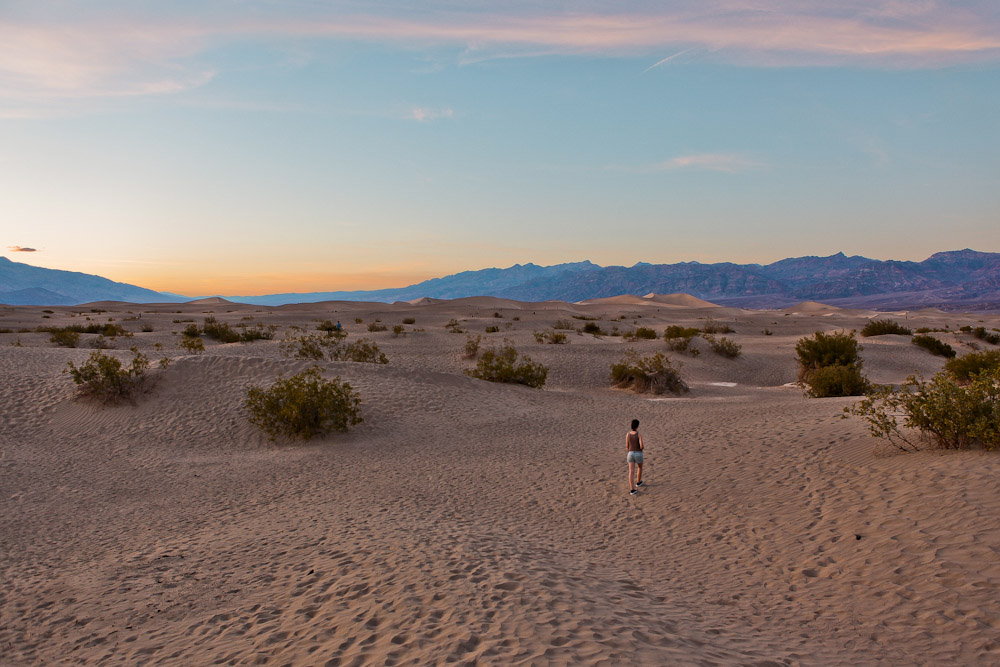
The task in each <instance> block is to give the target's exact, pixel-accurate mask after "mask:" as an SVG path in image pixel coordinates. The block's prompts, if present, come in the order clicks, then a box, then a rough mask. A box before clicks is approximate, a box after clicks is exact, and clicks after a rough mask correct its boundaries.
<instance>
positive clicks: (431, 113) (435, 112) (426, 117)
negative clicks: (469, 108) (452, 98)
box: [406, 107, 455, 123]
mask: <svg viewBox="0 0 1000 667" xmlns="http://www.w3.org/2000/svg"><path fill="white" fill-rule="evenodd" d="M454 117H455V112H454V111H453V110H452V109H450V108H448V107H442V108H440V109H429V108H427V107H413V108H412V109H410V112H409V113H408V114H407V115H406V118H407V119H409V120H415V121H417V122H418V123H426V122H428V121H432V120H439V119H441V118H454Z"/></svg>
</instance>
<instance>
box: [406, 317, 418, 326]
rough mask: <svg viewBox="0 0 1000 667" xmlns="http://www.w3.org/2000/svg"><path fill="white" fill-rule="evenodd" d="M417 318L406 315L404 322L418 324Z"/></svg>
mask: <svg viewBox="0 0 1000 667" xmlns="http://www.w3.org/2000/svg"><path fill="white" fill-rule="evenodd" d="M416 323H417V320H416V319H415V318H413V317H404V318H403V324H416Z"/></svg>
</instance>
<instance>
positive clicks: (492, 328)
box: [486, 327, 500, 333]
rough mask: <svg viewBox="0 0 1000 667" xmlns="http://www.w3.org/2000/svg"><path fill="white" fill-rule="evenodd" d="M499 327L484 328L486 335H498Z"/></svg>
mask: <svg viewBox="0 0 1000 667" xmlns="http://www.w3.org/2000/svg"><path fill="white" fill-rule="evenodd" d="M499 332H500V327H486V333H499Z"/></svg>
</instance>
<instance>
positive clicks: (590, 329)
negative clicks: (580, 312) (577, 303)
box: [574, 315, 608, 336]
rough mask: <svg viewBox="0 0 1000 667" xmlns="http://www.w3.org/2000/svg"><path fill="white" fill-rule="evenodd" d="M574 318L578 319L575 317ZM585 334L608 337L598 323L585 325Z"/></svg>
mask: <svg viewBox="0 0 1000 667" xmlns="http://www.w3.org/2000/svg"><path fill="white" fill-rule="evenodd" d="M574 317H576V316H575V315H574ZM583 333H588V334H592V335H594V336H607V335H608V334H607V332H606V331H605V330H604V329H602V328H601V325H599V324H598V323H597V322H587V323H586V324H584V325H583Z"/></svg>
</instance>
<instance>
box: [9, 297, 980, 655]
mask: <svg viewBox="0 0 1000 667" xmlns="http://www.w3.org/2000/svg"><path fill="white" fill-rule="evenodd" d="M635 298H639V297H635ZM647 303H648V302H647ZM637 305H638V304H633V303H621V304H619V303H613V302H607V301H602V302H600V303H597V304H594V303H593V302H592V303H590V304H589V305H584V306H581V305H578V304H565V303H556V302H549V303H546V304H519V303H516V302H514V303H513V305H511V304H508V303H506V302H502V301H501V300H485V299H470V300H455V301H440V302H439V301H433V302H423V303H420V304H416V305H410V304H398V305H388V304H361V305H359V304H350V303H347V302H329V303H325V304H308V305H305V306H299V307H294V306H283V307H281V308H253V307H248V308H244V309H233V308H231V307H230V305H229V304H215V305H213V304H204V303H202V304H186V305H180V306H178V305H176V304H169V307H167V306H164V305H162V304H161V305H153V306H135V305H131V304H129V305H122V306H120V307H119V308H117V309H116V310H114V311H113V312H112V311H109V312H105V313H100V314H95V313H90V312H87V313H86V314H84V315H80V314H79V313H80V312H81V310H80V309H79V307H54V308H50V309H41V308H36V307H17V308H4V309H0V328H2V329H10V330H12V331H11V333H0V373H2V379H3V382H2V383H0V425H2V426H0V498H2V499H3V503H4V511H3V512H2V513H0V543H2V544H3V549H2V550H0V576H2V578H3V581H4V586H3V587H2V589H0V618H2V619H3V622H2V623H0V663H2V664H3V665H5V666H6V665H18V666H19V665H38V664H63V663H69V664H150V665H156V664H162V665H177V664H184V665H188V664H190V665H195V664H197V665H201V664H216V663H217V664H273V665H323V664H330V665H347V664H372V665H382V664H394V665H426V664H441V663H457V664H468V665H472V664H489V665H509V664H539V665H541V664H567V665H568V664H572V665H579V664H582V665H597V664H643V665H646V664H648V665H662V664H677V665H827V664H851V665H855V664H858V665H875V664H891V665H911V664H912V665H919V664H927V665H941V664H949V665H959V664H960V665H989V664H997V663H998V662H1000V643H998V642H997V640H996V635H997V629H998V627H1000V595H998V593H1000V589H998V587H1000V557H998V556H1000V530H998V528H1000V526H998V520H997V517H998V516H1000V457H998V456H997V455H996V454H987V453H984V452H976V451H973V452H963V453H957V454H956V453H948V454H944V453H940V452H925V453H920V454H915V455H905V456H885V455H883V453H882V452H881V451H880V450H879V449H878V448H876V446H875V441H874V440H872V439H871V438H870V437H869V436H868V434H867V432H866V431H865V430H864V428H863V427H862V426H861V425H860V424H859V423H857V422H855V421H852V420H846V421H845V420H842V419H841V418H840V413H841V408H842V407H843V406H845V405H848V404H849V403H850V402H851V401H850V399H823V400H814V399H807V398H805V397H803V396H802V393H801V391H800V390H799V389H797V388H795V387H792V386H788V383H790V382H792V381H794V380H795V375H796V369H795V364H794V346H795V343H796V341H797V340H798V339H799V338H800V337H801V336H804V335H808V334H811V333H812V332H813V331H815V330H817V329H818V330H832V329H833V328H834V327H836V328H838V329H839V328H841V327H844V328H859V327H860V326H862V325H863V324H864V323H865V322H866V321H867V319H866V318H865V317H863V316H854V315H850V314H848V315H845V316H844V317H843V318H842V319H838V320H837V321H836V322H830V321H828V320H826V319H822V318H818V317H815V316H814V315H815V312H813V311H810V310H809V309H808V308H807V309H804V310H798V311H796V312H802V313H803V314H802V315H794V314H791V313H789V314H786V313H784V312H781V311H777V312H756V313H753V312H748V311H742V310H737V309H731V310H732V313H731V314H730V315H727V314H726V313H729V311H730V309H724V310H718V309H713V310H712V311H711V315H712V316H713V317H714V318H716V319H717V320H719V321H725V322H727V323H729V324H731V325H732V326H733V327H734V328H735V329H736V332H735V333H732V334H726V335H727V336H728V337H730V338H732V339H733V340H735V341H736V342H738V343H739V344H741V345H742V346H743V355H742V356H741V357H740V358H738V359H735V360H729V359H723V358H722V357H719V356H716V355H714V354H712V352H711V350H710V349H709V348H708V346H707V344H706V343H705V341H703V340H701V339H695V341H694V345H695V347H697V348H698V349H700V350H701V354H699V355H698V356H696V357H692V356H687V355H683V356H681V355H676V354H674V355H672V356H673V358H674V360H675V361H677V362H680V363H681V364H682V366H681V373H682V375H683V377H684V378H685V379H686V380H687V381H688V382H689V383H690V384H691V386H692V393H691V394H690V395H688V396H685V397H682V398H676V397H672V396H662V397H650V396H643V395H635V394H631V393H628V392H622V391H618V390H613V389H610V388H609V387H608V377H607V376H608V369H609V366H610V364H611V363H612V362H614V361H616V360H617V359H619V358H620V357H621V355H622V353H623V351H624V350H625V348H626V347H633V348H635V349H636V350H638V351H640V352H643V353H648V352H653V351H662V350H663V349H664V344H663V341H662V339H660V340H638V341H634V342H631V343H629V342H625V341H623V340H622V339H621V338H620V337H616V336H604V337H594V336H590V335H581V334H578V333H577V332H573V331H567V333H569V334H570V335H569V337H568V344H565V345H543V344H539V343H537V342H535V339H534V335H533V332H534V331H541V330H544V329H547V328H549V327H551V326H552V325H553V324H554V323H555V322H556V320H569V321H571V322H575V320H572V316H573V315H578V316H580V317H583V316H584V315H583V314H584V313H585V316H586V317H599V318H600V319H599V320H596V321H597V322H598V324H599V325H600V326H601V327H603V328H605V329H610V328H611V327H612V326H617V327H619V329H620V330H621V331H625V330H628V329H630V328H634V327H636V326H646V327H653V328H654V329H657V330H658V331H660V330H662V329H663V328H664V327H665V326H666V325H668V324H682V325H684V326H701V325H702V324H704V319H705V317H706V316H707V313H706V312H705V311H702V310H699V309H698V308H694V307H686V308H690V309H685V308H663V309H662V310H658V309H656V308H652V307H649V305H647V306H645V307H643V308H638V307H637ZM49 310H51V311H53V312H51V313H49V312H48V311H49ZM178 310H180V311H182V312H180V313H178V312H177V311H178ZM206 310H207V311H210V312H209V313H206V312H205V311H206ZM790 310H794V309H790ZM140 312H141V314H142V318H141V322H139V321H133V320H132V319H131V318H133V317H136V316H137V315H138V314H139V313H140ZM494 312H498V313H499V314H500V315H501V317H499V318H498V317H494V316H493V313H494ZM818 312H820V313H822V312H824V311H823V310H822V309H818ZM209 314H212V315H214V316H215V317H217V318H219V319H220V320H223V321H227V322H229V323H230V324H232V325H233V326H238V325H239V324H242V323H253V322H259V323H263V324H275V325H277V326H279V327H281V328H282V331H281V334H282V335H283V333H284V330H285V328H286V327H288V326H291V325H297V326H302V327H305V328H307V329H308V328H312V327H314V326H315V325H316V324H317V323H318V322H319V321H321V320H324V319H341V321H342V322H343V324H344V326H345V327H346V328H347V330H348V332H349V338H352V339H356V338H358V337H361V336H366V337H369V338H373V339H374V340H376V341H377V343H378V345H379V346H380V347H381V348H382V349H383V350H384V351H385V352H386V354H387V355H388V356H389V358H390V363H389V364H388V365H385V366H373V365H366V364H353V363H344V362H324V363H322V364H321V367H322V369H323V372H324V374H325V375H326V376H328V377H332V376H335V375H336V376H340V377H341V378H343V379H345V380H347V381H349V382H350V383H351V384H352V385H353V386H354V387H356V388H357V390H358V391H359V392H360V394H361V396H362V400H363V405H362V410H363V414H364V417H365V422H364V424H362V425H360V426H358V427H356V428H354V429H353V430H351V431H350V432H349V433H346V434H337V435H331V436H329V437H326V438H323V439H320V440H318V441H314V442H310V443H308V444H303V443H288V442H278V443H272V442H269V441H268V440H267V438H266V437H264V436H263V435H262V434H261V433H260V432H259V431H258V430H256V429H255V428H254V427H252V425H250V424H249V422H248V421H247V415H246V413H245V412H244V409H243V407H242V403H243V400H244V396H245V390H246V388H247V386H249V385H250V384H259V385H266V384H269V383H270V382H272V381H273V380H274V379H275V378H276V377H277V376H278V375H285V376H287V375H289V374H292V373H295V372H298V371H300V370H302V369H305V368H307V367H309V366H310V365H312V362H307V361H302V360H294V359H288V358H285V357H283V356H282V355H281V353H280V344H279V341H277V340H274V341H257V342H254V343H251V344H242V343H233V344H226V345H222V344H218V343H215V342H212V341H206V347H207V350H206V351H205V353H203V354H200V355H195V356H190V355H187V354H186V353H184V352H183V351H182V350H181V349H180V348H178V346H177V341H178V338H179V335H178V334H177V333H176V332H178V331H180V330H182V329H183V328H184V327H185V326H187V325H188V324H189V323H190V322H192V321H193V322H200V321H201V319H202V318H204V317H206V316H207V315H209ZM45 315H47V316H48V318H47V319H43V316H45ZM347 315H349V317H348V316H347ZM86 317H92V318H94V319H92V320H91V321H104V320H106V319H107V318H109V317H113V318H115V321H116V322H117V323H120V324H122V325H123V326H125V327H126V328H128V329H130V330H131V331H133V332H134V336H133V337H131V338H128V339H127V340H117V341H114V345H115V347H117V348H118V349H115V350H110V351H108V354H113V355H116V356H118V357H120V358H122V359H128V358H129V357H130V353H129V352H128V351H127V348H128V347H130V346H132V345H135V346H137V347H138V348H139V349H140V350H142V351H144V352H145V353H147V354H149V355H150V356H151V357H153V359H154V361H155V360H158V359H159V358H162V357H169V358H170V359H171V363H170V365H169V367H168V368H167V369H166V370H161V369H159V368H157V369H156V370H155V371H154V374H155V378H156V382H155V384H154V386H153V387H152V389H151V390H150V391H149V393H148V394H146V395H144V396H142V397H141V398H140V400H138V401H137V403H136V404H135V405H128V404H126V405H122V406H118V407H110V408H99V407H96V406H94V405H91V404H89V403H86V402H82V401H79V400H74V398H73V390H72V386H71V382H70V381H69V379H68V377H67V376H66V375H65V374H64V373H63V369H64V368H65V367H66V362H67V361H73V362H75V363H80V362H82V361H83V360H85V359H86V358H87V356H88V355H89V354H90V353H91V352H92V350H91V349H89V347H88V346H90V345H92V344H93V343H94V340H95V338H96V336H95V335H92V334H83V335H81V340H80V344H81V347H80V348H76V349H67V348H61V347H56V346H55V345H53V344H52V343H50V342H49V340H48V338H49V335H48V334H45V333H40V332H37V331H34V328H35V327H37V326H38V325H40V324H45V325H51V324H56V325H61V324H71V323H80V322H85V321H86V319H85V318H86ZM404 317H407V318H411V317H412V318H413V319H415V320H416V323H415V324H413V325H407V326H406V332H407V333H406V335H405V336H399V337H394V336H393V335H392V333H391V331H386V332H369V331H368V330H367V329H368V325H369V324H370V323H372V322H374V320H375V319H380V320H381V323H382V324H385V325H389V326H390V328H391V325H394V324H397V323H401V321H402V319H403V318H404ZM514 317H517V318H518V319H517V320H515V319H514ZM622 317H624V319H621V318H622ZM723 317H726V318H729V319H725V320H720V318H723ZM355 319H359V320H361V321H360V322H356V321H355ZM452 319H455V320H456V321H457V322H458V323H459V327H460V328H461V329H462V330H463V334H459V335H456V334H454V333H450V332H448V331H447V330H446V329H445V324H446V323H448V322H449V321H450V320H452ZM977 320H986V322H985V325H986V326H989V327H993V326H998V325H1000V319H998V318H997V317H996V316H990V317H983V316H962V315H955V314H942V315H931V314H927V315H926V316H924V318H923V319H922V320H921V322H926V323H927V325H928V326H943V325H944V324H946V323H947V324H949V325H950V327H951V328H952V329H955V328H957V327H958V326H959V325H961V324H965V323H969V324H973V323H976V322H977ZM139 324H143V325H146V326H147V327H148V326H149V325H151V326H152V328H153V331H142V330H141V328H140V327H139V326H138V325H139ZM580 324H581V325H582V324H583V322H580ZM487 327H497V328H498V329H500V331H499V332H497V333H486V328H487ZM21 329H24V331H21ZM765 330H766V332H765ZM464 333H471V334H474V335H481V336H482V337H483V345H489V344H499V343H500V342H502V341H504V340H508V341H510V342H511V343H513V344H514V345H516V346H517V348H518V349H519V350H521V351H522V352H525V353H527V354H529V355H530V356H531V357H532V358H533V359H535V360H536V361H540V362H541V363H544V364H546V365H547V366H549V368H550V373H549V380H548V382H547V384H546V386H545V388H544V389H543V390H532V389H528V388H525V387H518V386H507V385H496V384H490V383H487V382H482V381H479V380H474V379H471V378H469V377H467V376H465V375H464V374H463V370H465V369H467V368H469V367H470V366H471V365H472V362H471V361H469V360H466V359H464V358H463V356H462V352H463V349H464V345H465V340H466V336H465V335H464ZM945 336H946V337H947V339H948V341H949V342H950V343H951V344H953V345H955V346H956V347H957V348H958V349H960V350H961V351H962V352H963V353H964V352H966V351H968V350H970V349H972V348H971V347H970V345H969V343H970V342H973V341H972V339H971V338H970V337H967V336H966V337H963V336H959V335H954V334H946V335H945ZM863 342H864V346H865V349H864V352H863V355H864V359H865V370H866V372H868V374H869V376H870V377H871V378H872V379H873V380H876V381H879V382H898V381H901V380H902V379H903V378H905V376H906V375H908V374H909V373H911V372H914V371H919V372H921V373H923V374H924V375H930V374H932V373H934V372H935V371H936V370H938V369H940V368H941V365H942V363H943V362H942V360H941V359H940V358H939V357H934V356H931V355H930V354H928V353H926V352H925V351H923V350H921V349H920V348H917V347H916V346H914V345H912V344H910V342H909V339H908V338H906V337H902V336H879V337H876V338H869V339H865V340H864V341H863ZM157 344H159V347H157ZM633 417H635V418H638V419H640V420H641V421H642V427H641V430H642V432H643V433H644V438H645V439H646V441H647V455H648V464H647V467H646V478H647V481H648V486H647V487H646V488H645V489H643V491H642V492H641V493H640V494H639V495H638V496H637V497H634V498H630V497H628V496H627V487H626V483H625V469H624V463H623V459H624V455H623V452H622V451H621V450H622V449H623V447H622V441H623V436H624V432H625V430H626V428H627V424H628V421H629V420H630V419H632V418H633ZM877 454H878V455H877Z"/></svg>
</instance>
